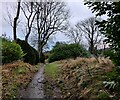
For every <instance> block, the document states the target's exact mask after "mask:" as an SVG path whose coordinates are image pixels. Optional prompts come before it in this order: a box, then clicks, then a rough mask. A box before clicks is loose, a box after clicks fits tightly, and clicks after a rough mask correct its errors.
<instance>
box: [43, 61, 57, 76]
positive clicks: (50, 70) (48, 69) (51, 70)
mask: <svg viewBox="0 0 120 100" xmlns="http://www.w3.org/2000/svg"><path fill="white" fill-rule="evenodd" d="M45 74H46V75H48V76H49V77H53V78H54V77H56V76H57V75H58V65H57V64H56V63H55V62H54V63H50V64H47V65H46V66H45Z"/></svg>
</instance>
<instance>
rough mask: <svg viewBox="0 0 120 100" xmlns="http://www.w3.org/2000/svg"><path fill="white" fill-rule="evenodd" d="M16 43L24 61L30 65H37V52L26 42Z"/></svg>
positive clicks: (18, 40) (18, 41) (19, 41)
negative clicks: (23, 54) (20, 49)
mask: <svg viewBox="0 0 120 100" xmlns="http://www.w3.org/2000/svg"><path fill="white" fill-rule="evenodd" d="M17 43H18V44H19V45H20V46H21V48H22V50H23V52H24V53H25V54H26V55H25V56H24V61H25V62H27V63H30V64H37V63H38V62H39V55H38V52H37V51H36V50H35V49H34V48H33V47H31V46H30V45H29V44H28V43H27V42H26V41H24V40H20V39H17Z"/></svg>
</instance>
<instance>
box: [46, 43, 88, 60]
mask: <svg viewBox="0 0 120 100" xmlns="http://www.w3.org/2000/svg"><path fill="white" fill-rule="evenodd" d="M89 56H90V54H89V52H88V51H87V50H86V49H85V48H83V47H82V46H81V45H79V44H57V45H56V46H55V47H54V48H53V49H52V51H51V55H50V57H49V59H48V61H49V62H53V61H58V60H63V59H67V58H74V59H75V58H76V57H89Z"/></svg>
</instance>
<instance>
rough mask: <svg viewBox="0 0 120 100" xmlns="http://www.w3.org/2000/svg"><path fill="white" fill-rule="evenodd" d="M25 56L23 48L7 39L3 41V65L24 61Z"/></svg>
mask: <svg viewBox="0 0 120 100" xmlns="http://www.w3.org/2000/svg"><path fill="white" fill-rule="evenodd" d="M1 39H2V38H1ZM24 55H25V54H24V53H23V51H22V49H21V47H20V46H19V45H18V44H17V43H15V42H10V41H8V40H6V39H3V41H2V63H3V64H5V63H10V62H13V61H15V60H19V59H22V58H23V57H24Z"/></svg>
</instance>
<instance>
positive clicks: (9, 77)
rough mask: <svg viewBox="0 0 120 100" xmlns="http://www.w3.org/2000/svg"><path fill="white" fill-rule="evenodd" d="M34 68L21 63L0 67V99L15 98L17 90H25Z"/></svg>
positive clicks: (34, 70)
mask: <svg viewBox="0 0 120 100" xmlns="http://www.w3.org/2000/svg"><path fill="white" fill-rule="evenodd" d="M36 71H37V70H36V67H35V66H32V65H30V64H28V63H24V62H23V61H16V62H13V63H9V64H5V65H3V66H2V86H3V88H2V98H15V97H16V96H17V94H16V93H17V90H18V89H20V88H25V87H26V86H27V85H28V83H29V82H30V81H31V79H32V77H33V75H34V73H35V72H36Z"/></svg>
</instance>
